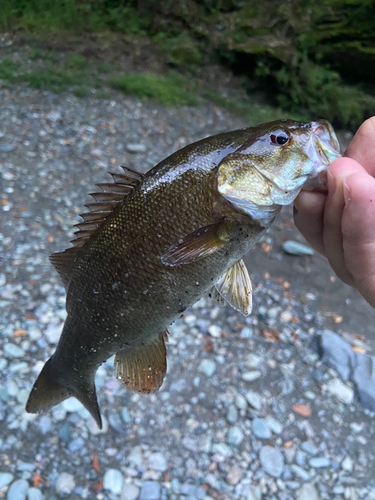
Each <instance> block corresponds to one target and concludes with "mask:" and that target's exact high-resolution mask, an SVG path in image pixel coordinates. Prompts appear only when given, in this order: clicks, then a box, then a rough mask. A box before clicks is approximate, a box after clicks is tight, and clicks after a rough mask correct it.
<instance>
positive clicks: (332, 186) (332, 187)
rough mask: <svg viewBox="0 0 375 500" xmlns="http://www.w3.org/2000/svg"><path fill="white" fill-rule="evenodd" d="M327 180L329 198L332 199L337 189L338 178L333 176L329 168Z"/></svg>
mask: <svg viewBox="0 0 375 500" xmlns="http://www.w3.org/2000/svg"><path fill="white" fill-rule="evenodd" d="M327 180H328V195H327V200H331V199H332V198H333V195H334V194H335V191H336V179H335V177H333V175H332V174H331V172H330V171H329V169H328V170H327Z"/></svg>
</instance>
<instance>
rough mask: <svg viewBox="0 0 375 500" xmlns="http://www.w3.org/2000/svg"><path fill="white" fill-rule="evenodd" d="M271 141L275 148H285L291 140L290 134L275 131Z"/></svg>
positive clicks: (283, 131) (271, 135)
mask: <svg viewBox="0 0 375 500" xmlns="http://www.w3.org/2000/svg"><path fill="white" fill-rule="evenodd" d="M270 139H271V142H272V144H275V146H284V145H285V144H287V143H288V142H289V140H290V133H289V132H286V131H285V130H275V132H272V134H270Z"/></svg>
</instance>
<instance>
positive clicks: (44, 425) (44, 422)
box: [39, 415, 52, 434]
mask: <svg viewBox="0 0 375 500" xmlns="http://www.w3.org/2000/svg"><path fill="white" fill-rule="evenodd" d="M51 427H52V420H51V419H50V418H49V416H48V415H42V416H41V417H40V419H39V429H40V431H41V433H42V434H47V432H48V431H49V430H50V429H51Z"/></svg>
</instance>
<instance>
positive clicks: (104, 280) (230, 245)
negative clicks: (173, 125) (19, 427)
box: [27, 121, 338, 425]
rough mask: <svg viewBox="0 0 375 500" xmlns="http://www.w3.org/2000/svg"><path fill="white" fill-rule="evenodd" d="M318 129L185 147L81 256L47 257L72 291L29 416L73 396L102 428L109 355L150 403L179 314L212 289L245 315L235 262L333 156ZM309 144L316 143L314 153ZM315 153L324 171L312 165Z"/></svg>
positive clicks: (262, 129) (263, 130) (129, 197)
mask: <svg viewBox="0 0 375 500" xmlns="http://www.w3.org/2000/svg"><path fill="white" fill-rule="evenodd" d="M322 123H323V124H321V122H313V124H298V123H297V122H290V121H285V122H274V123H272V124H266V125H263V126H259V127H254V128H253V129H243V130H238V131H235V132H230V133H227V134H220V135H218V136H214V137H211V138H208V139H205V140H203V141H200V142H198V143H195V144H192V145H190V146H187V147H186V148H184V149H182V150H181V151H178V152H177V153H175V154H173V155H172V156H170V157H169V158H167V159H166V160H164V161H163V162H161V163H160V164H159V165H157V166H156V167H155V168H153V169H152V170H151V171H149V172H148V173H147V174H146V175H145V176H144V177H143V178H142V179H140V180H139V181H138V182H137V183H134V186H132V187H133V189H132V190H131V191H130V192H129V193H128V194H126V195H124V196H123V198H122V199H121V200H120V201H118V200H117V201H118V202H117V203H115V204H114V209H113V210H112V211H111V213H108V214H107V215H106V217H105V218H103V219H105V220H103V221H102V222H100V224H98V227H97V228H96V229H95V230H94V231H92V234H90V232H89V233H88V234H87V235H86V234H83V236H84V237H85V238H86V239H85V241H84V245H82V246H78V248H75V249H68V250H67V251H66V252H63V253H62V254H55V255H56V256H55V257H54V256H52V257H54V259H52V262H53V263H54V265H56V268H57V269H58V270H59V272H60V274H61V275H62V276H63V279H64V280H65V281H64V282H65V284H66V286H67V302H66V308H67V312H68V316H67V319H66V322H65V325H64V329H63V333H62V335H61V338H60V341H59V344H58V346H57V349H56V352H55V354H54V355H53V356H52V358H51V359H50V360H49V361H48V362H47V363H46V365H45V368H44V369H43V371H42V372H41V375H40V376H39V378H38V380H37V381H36V383H35V385H34V388H33V391H32V392H31V395H30V398H29V401H28V404H27V410H28V411H31V412H35V411H41V410H43V409H46V408H49V407H51V406H52V405H54V404H56V403H57V402H59V401H62V400H63V399H65V398H66V397H68V396H70V395H74V396H76V397H77V398H78V399H79V400H80V401H81V402H82V403H83V404H84V405H85V406H86V408H87V409H88V410H89V411H90V412H91V413H92V415H93V416H94V418H95V419H96V421H97V422H98V424H99V425H101V420H100V412H99V409H98V405H97V400H96V394H95V386H94V375H95V372H96V370H97V368H98V367H99V366H100V364H102V363H103V362H104V361H106V359H108V358H109V357H110V356H111V355H113V354H117V355H116V361H115V364H116V367H117V378H119V379H120V380H121V381H122V382H123V383H124V385H126V386H127V387H128V388H130V389H131V390H136V391H139V392H153V391H154V390H157V389H158V387H159V386H160V385H161V383H162V380H163V377H164V374H165V370H166V362H165V346H164V342H165V340H166V333H165V332H166V329H167V328H168V326H169V325H170V324H171V323H173V322H174V321H175V320H176V319H177V318H178V317H179V316H180V315H181V314H182V313H183V312H184V311H185V309H187V308H188V307H191V306H192V305H193V304H194V303H195V302H196V301H197V300H199V299H200V298H201V297H203V296H204V295H206V294H207V293H209V292H210V290H211V289H212V288H213V287H215V286H216V292H217V293H218V294H219V295H221V296H222V297H223V298H224V299H225V300H226V301H228V302H229V303H231V304H232V305H233V307H235V308H236V309H238V310H240V311H241V312H243V313H244V314H247V313H249V311H250V310H251V283H250V280H249V278H248V274H247V271H246V269H245V268H244V265H243V263H242V261H241V259H242V257H243V256H244V255H245V254H246V253H247V252H248V250H249V249H250V248H251V247H252V246H253V245H254V244H255V243H256V242H257V241H258V240H259V238H260V237H261V236H262V234H263V233H264V232H265V231H266V230H267V229H268V227H269V226H270V225H271V223H272V222H273V220H274V218H275V217H276V215H277V213H278V212H279V210H280V209H281V206H282V205H283V204H287V203H290V202H291V201H293V199H294V197H295V196H296V195H297V194H298V191H299V190H300V189H301V188H302V186H303V184H304V183H306V182H307V181H309V180H310V179H311V178H315V177H316V176H317V174H318V173H319V172H320V171H321V170H323V167H322V165H323V166H325V167H324V168H326V166H327V164H328V162H329V161H330V160H331V159H333V158H334V157H335V156H334V155H335V154H336V157H337V155H338V154H337V152H336V151H335V149H337V143H336V142H335V141H336V139H335V137H334V133H333V131H332V129H330V128H329V127H328V125H326V122H322ZM320 127H323V129H324V130H323V131H320ZM327 127H328V128H327ZM280 130H281V132H280ZM315 130H317V131H318V132H314V131H315ZM284 133H285V134H286V135H287V137H288V141H289V143H290V148H289V149H287V146H285V147H284V148H283V145H284V143H283V144H278V143H277V144H276V145H275V144H274V143H273V141H274V138H273V136H272V134H273V135H275V134H276V139H275V140H276V141H280V142H282V140H284V139H285V138H284V139H282V140H281V139H280V137H281V136H283V135H282V134H284ZM314 133H315V135H316V136H319V134H320V136H323V138H322V137H320V136H319V138H318V139H319V141H320V142H319V144H318V143H317V144H316V145H315V146H316V147H315V146H314V144H315V143H313V146H311V144H310V142H311V141H312V139H311V137H312V138H313V139H314V141H315V135H314ZM283 137H284V136H283ZM318 139H316V141H318ZM298 141H302V142H301V144H297V145H296V146H293V143H298ZM309 141H310V142H309ZM262 142H264V144H263V145H262ZM268 143H270V144H271V146H270V145H269V144H268ZM326 143H328V146H327V144H326ZM321 144H323V146H322V145H321ZM327 147H328V150H329V151H328V153H327ZM262 148H263V149H262ZM267 148H268V149H267ZM293 148H294V149H293ZM309 148H310V149H311V148H312V152H311V151H309ZM317 148H318V153H319V154H320V155H321V156H322V155H325V158H326V159H327V161H326V162H324V161H323V163H322V160H321V158H320V160H319V161H318V160H317V158H318V154H316V149H317ZM324 148H325V149H324ZM305 150H307V153H308V154H307V155H306V158H304V157H303V154H305V153H304V151H305ZM280 151H281V153H283V151H284V156H283V154H280ZM301 151H302V152H301ZM271 153H273V156H272V154H271ZM267 155H268V162H264V157H267ZM314 155H315V156H314ZM309 162H310V163H309ZM306 164H308V168H307V167H306ZM293 168H294V171H292V170H293ZM319 169H320V170H319ZM285 170H288V171H287V172H285ZM120 180H121V179H120ZM124 182H125V181H124ZM254 186H255V187H254ZM119 189H120V190H121V186H120V187H119ZM124 189H126V188H124ZM94 225H95V224H94ZM85 227H86V226H85ZM79 234H80V233H79ZM79 234H78V236H79Z"/></svg>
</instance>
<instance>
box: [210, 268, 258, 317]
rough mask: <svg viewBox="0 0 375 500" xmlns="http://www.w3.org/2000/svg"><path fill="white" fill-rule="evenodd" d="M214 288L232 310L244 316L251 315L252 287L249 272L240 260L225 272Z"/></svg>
mask: <svg viewBox="0 0 375 500" xmlns="http://www.w3.org/2000/svg"><path fill="white" fill-rule="evenodd" d="M215 288H216V290H217V292H218V293H219V294H220V295H221V297H223V299H225V300H226V301H227V302H228V303H229V304H230V305H231V306H232V307H233V309H236V311H239V312H240V313H242V314H243V315H244V316H248V315H249V314H250V313H251V310H252V306H253V301H252V286H251V280H250V276H249V272H248V270H247V269H246V266H245V263H244V261H243V260H242V259H241V260H239V261H238V262H236V263H235V264H234V265H233V266H232V267H230V268H229V269H228V270H227V271H226V273H225V274H224V275H223V276H222V277H221V278H220V280H219V281H218V282H217V283H216V284H215Z"/></svg>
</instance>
